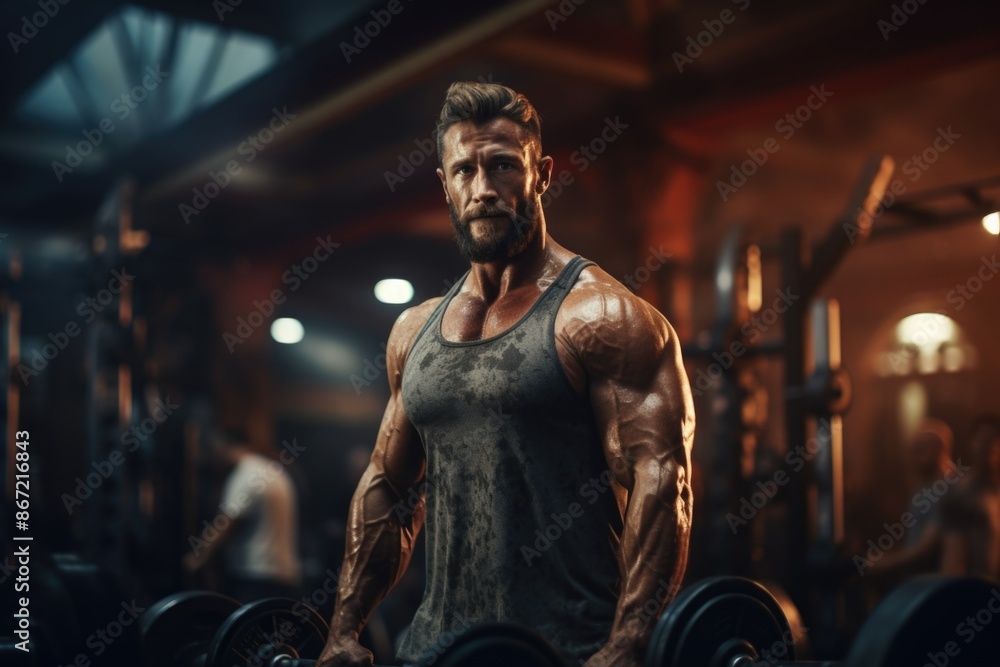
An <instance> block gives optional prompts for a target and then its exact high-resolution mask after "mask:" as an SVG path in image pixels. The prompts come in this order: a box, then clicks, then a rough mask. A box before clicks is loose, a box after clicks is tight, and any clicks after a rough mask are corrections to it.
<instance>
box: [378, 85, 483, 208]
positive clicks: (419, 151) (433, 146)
mask: <svg viewBox="0 0 1000 667" xmlns="http://www.w3.org/2000/svg"><path fill="white" fill-rule="evenodd" d="M476 80H477V81H478V82H479V83H493V73H492V72H491V73H489V74H487V75H486V76H485V77H484V76H483V75H481V74H480V75H479V76H477V77H476ZM413 145H414V146H416V148H414V149H413V150H412V151H410V152H409V153H407V154H406V155H403V154H402V153H400V154H399V155H397V156H396V159H397V160H398V163H397V165H396V170H395V171H389V170H388V169H386V170H385V171H384V172H383V173H382V177H383V178H384V179H385V184H386V186H387V187H388V188H389V192H395V191H396V186H398V185H400V184H401V183H405V182H406V179H408V178H409V177H410V176H413V174H415V173H417V169H418V168H419V167H421V166H423V165H424V164H425V163H429V164H436V163H437V161H436V160H435V159H434V156H435V154H436V153H437V130H432V131H431V133H430V136H428V137H423V138H420V139H414V140H413Z"/></svg>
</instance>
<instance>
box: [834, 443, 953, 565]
mask: <svg viewBox="0 0 1000 667" xmlns="http://www.w3.org/2000/svg"><path fill="white" fill-rule="evenodd" d="M949 464H950V470H948V471H947V472H945V474H944V477H943V478H942V479H939V480H935V482H934V483H933V484H931V485H929V486H925V487H924V488H922V489H921V490H920V491H918V492H917V493H915V494H913V498H912V499H911V500H910V505H911V506H912V507H914V508H915V509H917V510H919V515H925V514H927V513H928V512H930V511H931V510H932V509H933V508H934V506H935V505H936V504H937V503H939V502H940V501H941V498H943V497H944V496H945V494H946V493H948V491H950V490H951V489H952V487H954V486H955V484H957V483H958V481H959V480H960V479H962V476H963V475H965V473H967V472H969V471H970V470H972V468H971V466H965V465H962V459H959V460H958V461H957V462H956V463H950V462H949ZM917 516H918V515H917V514H914V513H913V512H909V511H907V512H903V514H902V515H901V516H900V517H899V520H898V521H894V522H892V523H883V524H882V527H883V528H885V532H884V533H882V534H881V535H879V536H878V537H877V538H875V539H874V540H871V539H870V540H868V551H866V552H865V554H864V555H863V556H862V555H855V556H854V558H853V559H852V561H853V563H854V567H856V568H857V570H858V574H859V575H861V576H862V577H863V576H865V570H866V569H867V568H870V567H872V566H873V565H874V564H875V563H877V562H878V561H880V560H882V557H883V556H885V554H886V553H887V552H888V551H890V550H891V549H892V548H893V547H894V546H896V544H898V543H899V542H900V541H901V540H902V539H903V537H905V536H906V531H907V530H909V529H910V528H913V527H914V526H916V525H917Z"/></svg>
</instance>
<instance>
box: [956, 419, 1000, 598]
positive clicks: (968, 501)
mask: <svg viewBox="0 0 1000 667" xmlns="http://www.w3.org/2000/svg"><path fill="white" fill-rule="evenodd" d="M942 566H943V569H944V571H945V573H946V574H955V575H975V576H982V577H990V578H992V579H995V580H1000V421H997V420H996V419H983V420H980V421H979V423H978V424H977V426H976V428H975V430H974V431H973V436H972V472H971V473H970V474H969V475H966V476H965V478H964V479H962V481H961V482H959V484H958V485H957V486H956V488H955V491H954V492H953V498H952V499H950V502H948V503H947V504H946V505H945V533H944V555H943V557H942Z"/></svg>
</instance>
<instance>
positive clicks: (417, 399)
mask: <svg viewBox="0 0 1000 667" xmlns="http://www.w3.org/2000/svg"><path fill="white" fill-rule="evenodd" d="M590 264H593V262H590V261H589V260H585V259H583V258H582V257H579V256H577V257H574V258H573V259H572V260H571V261H570V262H568V263H567V265H566V267H565V268H564V269H563V271H562V272H561V273H560V275H559V277H558V278H557V279H556V280H555V281H554V282H553V283H552V284H551V285H549V287H548V288H546V289H545V290H544V291H543V292H542V294H541V295H540V296H539V298H538V299H537V300H536V302H535V304H534V305H533V306H532V307H531V308H530V309H529V310H528V312H527V313H526V314H525V315H524V316H523V317H522V318H521V319H520V320H519V321H518V322H517V323H516V324H514V325H513V326H512V327H510V328H509V329H507V330H506V331H504V332H502V333H499V334H497V335H495V336H490V337H488V338H484V339H481V340H475V341H465V342H452V341H448V340H446V339H445V338H444V336H443V335H442V333H441V321H442V319H443V317H444V313H445V310H446V309H447V307H448V304H449V303H451V300H452V299H453V298H454V296H455V294H457V293H458V291H459V289H460V288H461V286H462V284H463V283H464V281H465V277H467V276H468V272H466V274H465V276H463V279H462V280H460V281H458V283H456V284H455V285H454V286H453V287H452V288H451V290H449V292H448V293H447V294H446V295H445V297H444V298H443V299H442V300H441V302H440V303H439V304H438V306H437V308H436V309H435V310H434V312H433V313H432V315H431V316H430V318H429V319H428V321H427V322H426V324H425V325H424V326H423V328H422V329H421V330H420V332H419V333H418V334H417V338H416V339H415V341H414V343H413V347H412V349H411V351H410V354H409V356H408V357H407V361H406V366H405V368H404V371H403V378H402V400H403V407H404V409H405V411H406V414H407V416H408V417H409V419H410V421H411V422H412V423H413V426H414V427H415V429H416V431H417V432H418V433H419V435H420V439H421V442H422V444H423V448H424V453H425V456H426V461H427V469H426V475H427V477H426V486H425V489H426V503H427V514H426V520H425V526H424V531H425V538H426V545H425V547H426V568H427V579H426V585H425V589H424V596H423V600H422V602H421V604H420V607H419V608H418V610H417V612H416V615H415V617H414V619H413V623H412V624H411V626H410V629H409V631H408V633H407V635H406V637H405V639H404V640H403V642H402V644H401V646H400V649H399V656H398V657H399V659H401V660H404V661H417V660H419V659H420V658H421V656H422V655H424V654H426V653H427V652H428V651H431V652H433V651H434V650H435V649H433V648H428V647H433V645H434V644H435V641H436V640H437V639H438V637H439V636H441V635H442V634H443V633H446V632H455V631H456V630H461V629H462V628H464V627H468V626H469V625H471V624H474V623H476V622H479V621H506V622H512V623H517V624H519V625H523V626H526V627H529V628H531V629H533V630H535V631H536V632H538V633H539V634H541V635H542V636H544V637H545V638H547V639H548V640H549V641H550V642H552V643H553V644H554V645H555V646H556V648H557V649H559V650H560V652H562V654H563V655H564V657H565V658H567V659H568V660H570V661H571V662H572V663H576V664H579V663H581V662H583V661H584V660H586V659H587V658H589V657H590V656H591V655H593V654H594V653H596V652H597V651H598V650H600V648H601V647H602V646H603V645H604V644H605V643H606V642H607V639H608V636H609V635H610V631H611V626H612V623H613V620H614V614H615V606H616V602H617V587H618V581H619V577H620V572H619V565H618V559H617V547H616V545H617V540H618V536H620V534H621V529H622V514H621V510H620V508H619V506H618V503H617V501H616V499H615V496H614V493H613V492H612V491H611V490H610V489H609V488H608V486H607V484H606V482H607V481H608V479H609V474H610V473H609V471H608V464H607V462H606V460H605V458H604V455H603V451H602V447H601V440H600V437H599V435H598V432H597V429H596V426H595V423H594V416H593V412H592V410H591V408H590V404H589V401H588V400H587V399H586V398H585V397H581V396H580V395H579V394H577V393H576V391H574V389H573V387H572V385H571V384H570V381H569V378H568V377H567V375H566V372H565V370H564V369H563V367H562V362H561V361H560V360H559V357H558V354H557V352H556V343H555V319H556V314H557V312H558V311H559V306H560V305H561V304H562V302H563V299H564V298H565V297H566V294H567V293H568V292H569V290H570V288H571V287H572V286H573V284H574V283H575V282H576V280H577V278H578V277H579V275H580V272H581V271H582V270H583V269H584V268H585V267H586V266H588V265H590ZM602 475H603V481H604V482H605V483H604V484H601V481H599V480H601V478H602Z"/></svg>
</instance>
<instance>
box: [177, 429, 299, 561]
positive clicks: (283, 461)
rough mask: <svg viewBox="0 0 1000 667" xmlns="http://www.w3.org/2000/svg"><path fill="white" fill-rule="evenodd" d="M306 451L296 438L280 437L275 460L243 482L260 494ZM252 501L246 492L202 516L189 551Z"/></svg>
mask: <svg viewBox="0 0 1000 667" xmlns="http://www.w3.org/2000/svg"><path fill="white" fill-rule="evenodd" d="M304 451H306V447H305V446H304V445H300V444H299V443H298V439H296V438H292V441H291V442H288V441H287V440H282V441H281V452H279V453H278V459H277V460H273V459H272V460H270V461H268V462H267V466H266V468H265V469H264V471H263V472H260V471H256V472H254V473H253V474H251V475H250V477H249V478H248V479H247V482H246V486H247V487H249V488H250V489H251V490H252V491H253V492H254V493H257V494H261V493H264V491H265V490H267V486H268V484H270V483H271V482H273V481H274V480H275V479H276V478H278V477H279V476H280V475H282V474H285V467H286V466H290V465H291V464H292V463H294V462H295V460H296V459H298V458H299V457H300V456H301V455H302V452H304ZM252 502H253V498H252V497H251V496H250V495H249V494H248V493H247V492H246V491H241V492H240V494H239V495H238V496H237V497H236V498H234V499H233V500H232V502H229V503H227V504H223V505H221V506H220V511H219V513H218V514H216V515H215V517H213V518H212V520H211V521H209V520H208V519H204V520H202V522H201V525H202V530H201V533H200V534H199V535H190V536H189V537H188V546H189V547H191V554H193V555H194V556H195V557H197V556H198V555H199V554H200V553H201V550H202V549H205V548H208V546H209V544H210V543H211V542H213V541H215V540H216V539H218V537H219V533H220V532H222V531H224V530H225V529H226V528H227V527H228V526H229V524H230V523H232V522H233V521H235V520H236V519H238V518H239V516H240V514H241V513H242V512H243V511H244V510H245V509H246V508H248V507H250V504H251V503H252Z"/></svg>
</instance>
